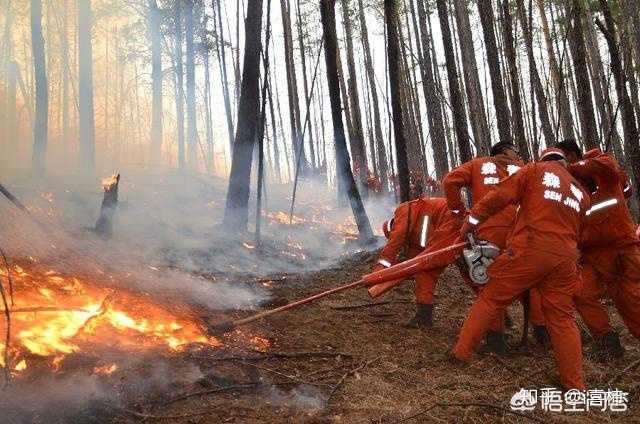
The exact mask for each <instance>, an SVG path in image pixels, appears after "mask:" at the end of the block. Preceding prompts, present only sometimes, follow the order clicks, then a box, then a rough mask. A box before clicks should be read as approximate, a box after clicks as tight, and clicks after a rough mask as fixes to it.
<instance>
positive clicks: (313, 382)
mask: <svg viewBox="0 0 640 424" xmlns="http://www.w3.org/2000/svg"><path fill="white" fill-rule="evenodd" d="M374 258H375V255H374V254H356V255H353V256H351V257H349V258H348V259H346V260H344V261H343V262H342V263H341V264H340V265H339V266H337V267H335V268H333V269H328V270H324V271H318V272H308V273H302V274H296V275H286V276H282V275H279V276H273V280H274V281H273V283H272V284H271V288H270V289H268V290H270V291H271V293H272V295H273V300H272V302H271V304H270V305H263V307H264V308H265V309H266V308H269V307H273V306H275V305H279V304H281V303H284V302H288V301H292V300H295V299H298V298H301V297H304V296H308V295H310V294H313V293H315V292H318V291H322V290H326V289H329V288H332V287H335V286H337V285H340V284H344V283H346V282H349V281H353V280H356V279H357V278H358V277H359V276H360V275H361V274H362V273H364V272H366V271H368V270H369V269H370V268H371V265H372V263H373V261H374ZM257 284H264V280H261V282H258V283H257ZM472 301H473V297H472V293H471V291H470V290H469V289H467V288H466V287H464V285H463V284H462V283H461V280H460V277H459V275H458V274H457V271H455V270H452V269H449V270H447V271H446V272H445V274H443V276H442V277H441V279H440V283H439V286H438V299H437V303H438V306H437V310H436V324H435V327H434V328H433V329H432V330H431V331H429V332H420V331H417V330H409V329H405V328H403V327H402V326H401V324H402V323H403V322H404V321H406V320H407V319H408V318H410V317H411V314H412V313H413V296H412V284H411V283H407V284H405V285H404V286H403V287H401V288H399V289H396V290H395V291H393V292H391V293H390V294H387V295H386V297H384V298H382V299H379V300H376V301H375V302H376V303H374V304H372V303H371V301H370V300H369V299H368V295H367V293H366V292H365V290H364V289H360V290H356V291H352V292H346V293H341V294H338V295H335V296H333V297H329V298H326V299H323V300H321V301H319V302H317V303H315V304H312V305H307V306H304V307H302V308H299V309H296V310H294V311H290V312H287V313H283V314H280V315H276V316H272V317H269V318H267V319H266V320H264V321H261V322H258V323H256V324H252V325H250V326H247V327H246V328H243V329H242V330H241V331H242V333H241V334H239V333H232V334H230V335H228V336H226V337H225V338H224V339H223V340H224V342H225V347H223V348H220V349H217V350H214V351H209V352H199V353H193V354H192V356H191V357H190V358H188V360H189V361H193V362H194V363H197V364H198V366H199V368H200V369H201V371H202V373H203V376H202V377H201V378H199V379H198V380H197V381H196V382H195V383H193V382H189V383H185V384H173V385H172V386H171V387H170V389H169V390H166V391H164V392H163V393H154V392H153V391H151V390H150V391H149V392H148V393H147V395H146V396H145V397H144V398H140V399H137V400H135V401H132V402H129V403H128V406H127V407H125V408H122V409H120V410H118V412H117V415H116V417H115V418H113V417H112V418H111V419H110V421H111V422H112V423H117V424H125V423H134V422H157V423H194V424H196V423H198V424H199V423H202V424H204V423H221V422H223V423H265V422H273V423H282V422H295V423H396V422H407V423H415V422H470V423H475V422H507V423H515V422H576V423H577V422H581V423H582V422H613V421H615V422H640V411H639V409H638V400H639V396H640V370H639V368H640V367H638V366H637V365H639V364H640V362H639V361H640V348H639V345H638V342H637V341H636V340H634V339H633V338H632V337H631V336H630V335H629V334H628V332H627V331H626V330H624V329H622V328H621V332H622V334H623V342H624V343H625V345H626V346H627V354H626V356H625V358H624V359H622V360H619V361H616V362H610V363H606V364H601V363H596V362H594V361H591V360H588V359H586V360H585V373H586V377H587V383H588V386H589V387H591V388H600V389H606V388H607V387H617V388H619V389H621V390H624V391H627V392H629V405H630V410H629V411H628V412H626V413H611V412H606V413H605V412H589V413H585V412H577V413H568V412H565V413H552V412H544V413H543V412H540V410H539V408H538V409H537V410H536V411H535V412H533V413H526V416H522V415H516V414H513V413H511V412H510V408H509V400H510V399H511V397H512V395H513V394H514V393H516V392H517V391H518V390H519V389H520V388H522V387H528V388H544V387H557V385H558V383H557V377H556V371H555V364H554V361H553V357H552V355H551V353H550V352H546V351H544V350H543V349H542V348H540V347H537V346H536V345H535V343H534V342H531V347H530V348H529V349H528V351H525V352H523V351H514V352H512V353H511V354H510V355H509V356H508V357H506V358H498V357H496V356H484V357H482V356H477V357H476V359H475V361H474V362H473V363H472V364H471V365H470V366H468V367H466V368H464V369H459V368H456V367H454V366H452V365H450V364H449V363H448V362H447V360H446V356H445V352H446V351H447V349H448V348H449V347H450V346H451V345H452V343H453V342H454V341H455V338H456V335H457V332H458V330H459V328H460V326H461V324H462V322H463V320H464V317H465V313H466V311H467V310H468V308H469V306H470V305H471V303H472ZM609 306H611V305H609ZM510 314H511V316H512V317H514V321H515V324H516V325H515V327H514V329H513V330H511V342H512V344H514V345H515V344H516V343H517V341H518V340H519V336H520V322H521V308H520V306H519V305H514V306H512V307H511V309H510ZM248 315H249V313H248V312H246V311H245V312H242V313H240V312H238V313H235V314H234V316H233V317H234V318H240V317H244V316H248ZM614 317H615V318H614V319H616V320H617V321H616V324H617V325H618V326H619V327H623V326H622V325H621V323H620V321H619V320H618V318H617V315H615V314H614ZM209 319H210V320H211V321H212V322H215V321H216V320H219V319H221V317H220V316H213V317H210V318H209ZM247 335H253V336H258V337H262V338H265V339H268V340H269V341H270V343H271V345H270V346H269V347H268V348H266V349H263V350H260V349H257V348H256V344H252V345H248V344H247V343H242V342H239V341H238V340H239V339H245V340H246V337H247ZM249 346H250V347H249ZM588 349H589V346H588V345H587V346H585V351H588ZM632 364H633V365H635V366H633V367H630V365H632ZM109 415H111V414H109Z"/></svg>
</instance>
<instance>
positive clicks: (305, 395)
mask: <svg viewBox="0 0 640 424" xmlns="http://www.w3.org/2000/svg"><path fill="white" fill-rule="evenodd" d="M266 394H267V399H266V400H265V403H266V404H268V405H272V406H277V407H285V408H291V409H294V410H298V411H319V410H323V409H324V408H326V406H327V402H326V401H325V400H324V397H325V396H324V395H323V393H322V392H321V391H320V390H319V389H318V388H316V387H313V386H309V385H300V386H297V387H294V388H293V389H291V390H288V391H284V390H281V389H279V388H277V387H273V386H272V387H270V388H269V389H268V390H267V393H266Z"/></svg>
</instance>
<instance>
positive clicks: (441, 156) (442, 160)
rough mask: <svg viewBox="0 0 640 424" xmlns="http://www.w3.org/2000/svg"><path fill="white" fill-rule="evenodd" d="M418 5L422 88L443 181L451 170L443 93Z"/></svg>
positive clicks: (424, 14) (438, 172)
mask: <svg viewBox="0 0 640 424" xmlns="http://www.w3.org/2000/svg"><path fill="white" fill-rule="evenodd" d="M417 4H418V7H417V9H418V21H419V22H420V33H421V41H422V61H421V62H420V70H421V75H422V88H423V91H424V98H425V101H426V103H427V119H428V121H429V134H430V136H431V148H432V150H433V154H434V159H435V165H436V177H437V178H438V179H441V178H442V177H444V175H445V174H446V172H447V171H448V169H449V166H448V163H447V149H446V138H445V131H444V125H443V120H442V105H441V100H440V97H439V94H440V93H441V91H439V90H438V87H437V86H436V81H435V76H434V74H435V73H436V72H438V70H437V68H436V67H434V66H433V62H432V49H431V44H430V40H431V33H430V32H429V30H428V28H427V12H426V9H425V5H424V2H423V1H421V0H417Z"/></svg>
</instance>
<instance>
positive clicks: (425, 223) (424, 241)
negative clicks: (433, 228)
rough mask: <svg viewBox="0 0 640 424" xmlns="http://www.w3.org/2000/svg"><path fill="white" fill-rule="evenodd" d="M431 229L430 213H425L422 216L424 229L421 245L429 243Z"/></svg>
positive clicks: (421, 235) (421, 234)
mask: <svg viewBox="0 0 640 424" xmlns="http://www.w3.org/2000/svg"><path fill="white" fill-rule="evenodd" d="M428 230H429V215H425V216H424V218H422V231H421V232H420V246H422V247H425V246H426V245H427V232H428Z"/></svg>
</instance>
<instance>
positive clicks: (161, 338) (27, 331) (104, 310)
mask: <svg viewBox="0 0 640 424" xmlns="http://www.w3.org/2000/svg"><path fill="white" fill-rule="evenodd" d="M4 274H6V273H5V271H2V270H0V275H4ZM12 276H13V277H14V288H15V305H14V306H13V307H12V310H13V311H14V312H13V313H12V326H13V328H12V334H13V335H12V341H11V347H10V350H9V356H10V358H11V361H12V363H13V364H16V365H14V367H13V368H14V370H16V371H23V370H24V369H26V367H27V363H26V361H25V356H26V355H39V356H43V357H51V359H50V361H49V362H50V365H51V367H52V368H53V369H56V368H57V367H58V366H59V365H60V363H61V362H62V360H63V359H64V357H65V356H66V355H68V354H71V353H74V352H80V351H82V350H85V349H87V350H88V349H91V350H97V349H99V348H101V347H103V348H117V349H120V350H127V351H139V350H148V349H158V350H165V351H167V352H172V351H181V350H183V349H184V348H185V347H186V346H187V345H190V344H193V343H198V344H202V345H208V346H220V344H221V343H220V342H219V341H218V340H217V339H215V338H212V337H209V336H207V334H206V332H205V330H204V329H203V328H201V327H200V325H198V324H197V323H196V322H194V321H193V320H191V319H189V318H188V317H187V316H184V315H180V314H178V313H176V312H174V311H170V310H168V309H167V308H165V307H163V306H160V305H158V304H157V303H154V302H153V301H152V300H151V299H150V298H149V297H148V296H143V295H140V294H134V293H133V292H127V291H124V290H118V291H117V292H114V291H112V290H108V289H105V288H103V287H100V286H98V285H96V284H94V283H91V282H88V281H84V280H81V279H80V278H77V277H68V276H64V275H62V274H60V273H58V272H56V271H53V270H51V271H44V270H41V269H39V267H38V266H37V265H34V266H33V267H30V272H27V271H25V269H24V268H22V267H20V266H15V267H14V268H13V269H12ZM4 349H5V346H4V341H2V342H0V352H2V353H4ZM3 357H4V355H0V365H2V366H4V359H3Z"/></svg>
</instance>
